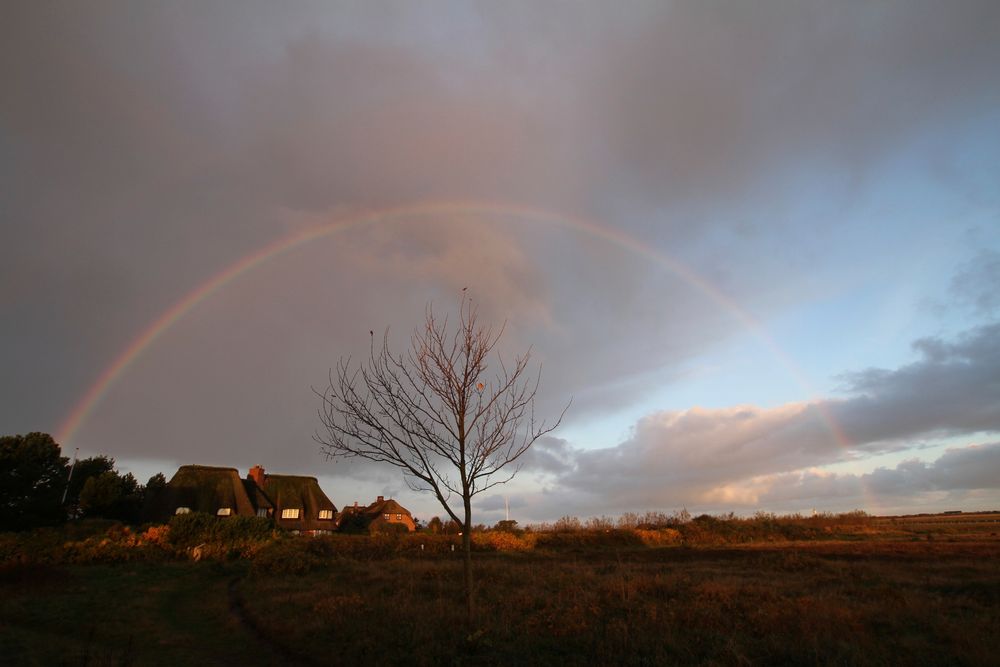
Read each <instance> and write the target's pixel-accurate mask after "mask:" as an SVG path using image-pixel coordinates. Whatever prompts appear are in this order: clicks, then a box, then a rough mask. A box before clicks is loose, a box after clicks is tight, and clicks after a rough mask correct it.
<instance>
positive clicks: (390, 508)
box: [337, 496, 416, 533]
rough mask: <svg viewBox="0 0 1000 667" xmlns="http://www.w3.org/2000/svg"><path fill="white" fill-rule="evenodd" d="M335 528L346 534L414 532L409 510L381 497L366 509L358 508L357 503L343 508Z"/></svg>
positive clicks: (390, 499)
mask: <svg viewBox="0 0 1000 667" xmlns="http://www.w3.org/2000/svg"><path fill="white" fill-rule="evenodd" d="M337 527H338V529H340V530H343V531H346V532H370V533H378V532H387V531H402V530H405V531H409V532H412V531H414V530H416V524H414V522H413V515H412V514H410V510H408V509H406V508H405V507H403V506H402V505H400V504H399V503H398V502H396V501H395V500H393V499H392V498H389V499H388V500H386V499H385V497H383V496H379V497H378V500H376V501H375V502H373V503H372V504H371V505H368V506H367V507H359V506H358V503H354V505H353V506H348V507H345V508H344V510H343V511H342V512H341V513H340V516H339V517H338V518H337Z"/></svg>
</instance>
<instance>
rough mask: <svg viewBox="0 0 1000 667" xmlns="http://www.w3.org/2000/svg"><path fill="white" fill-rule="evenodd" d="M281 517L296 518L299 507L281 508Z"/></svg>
mask: <svg viewBox="0 0 1000 667" xmlns="http://www.w3.org/2000/svg"><path fill="white" fill-rule="evenodd" d="M281 518H282V519H298V518H299V509H298V508H296V509H289V510H281Z"/></svg>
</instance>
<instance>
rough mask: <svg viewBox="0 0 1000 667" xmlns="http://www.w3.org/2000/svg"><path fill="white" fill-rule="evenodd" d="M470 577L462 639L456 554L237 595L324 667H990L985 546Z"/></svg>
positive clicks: (608, 560) (508, 558)
mask: <svg viewBox="0 0 1000 667" xmlns="http://www.w3.org/2000/svg"><path fill="white" fill-rule="evenodd" d="M477 575H478V585H477V596H478V601H479V608H478V617H477V619H476V624H475V626H474V627H473V628H472V629H471V630H469V629H467V626H466V625H465V624H464V622H463V621H464V619H463V611H462V605H461V600H462V597H461V590H460V586H459V584H460V564H459V563H458V562H457V560H451V559H440V558H435V559H396V560H386V561H381V562H377V563H362V562H357V561H344V562H340V563H338V564H337V567H335V568H334V569H332V570H331V571H327V572H322V573H314V574H312V575H309V576H306V577H297V578H290V577H256V578H251V579H248V580H246V581H244V582H243V583H242V584H241V588H240V590H241V593H242V594H243V596H244V597H245V599H246V600H247V608H248V611H249V612H250V613H252V614H257V615H259V616H260V617H261V618H262V619H263V618H267V617H272V618H275V617H276V618H278V619H280V620H278V621H276V623H275V624H273V625H271V626H270V627H269V628H268V629H267V632H268V633H273V635H272V636H271V638H272V639H274V640H276V641H281V642H287V643H288V644H290V645H294V646H299V647H301V650H302V655H303V657H308V658H311V659H313V660H315V661H316V662H321V663H324V664H327V663H328V664H358V663H359V662H366V663H387V664H417V665H431V664H435V665H436V664H447V663H471V664H516V663H531V664H873V665H880V664H885V665H899V664H968V665H990V664H996V655H997V654H998V653H997V652H998V650H1000V640H998V638H997V637H996V636H995V635H996V633H995V628H996V627H1000V543H997V542H990V541H979V542H972V541H966V542H962V543H947V542H937V543H927V542H908V543H899V542H895V543H856V542H855V543H836V544H834V543H828V544H823V545H816V546H813V545H805V546H787V547H780V548H773V547H770V548H759V547H758V548H738V549H737V548H727V549H676V548H675V549H671V548H665V549H632V550H628V551H619V552H617V553H615V552H613V551H607V550H601V551H595V552H590V553H579V554H572V555H570V554H565V553H563V554H558V553H554V554H549V555H543V554H538V553H535V554H527V555H525V554H520V555H516V554H515V555H511V554H495V555H490V556H488V557H486V556H484V557H481V558H480V559H479V562H478V565H477ZM319 646H323V647H325V648H323V649H322V650H321V651H314V650H312V648H310V647H319ZM334 646H335V648H333V647H334Z"/></svg>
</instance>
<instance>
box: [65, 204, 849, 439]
mask: <svg viewBox="0 0 1000 667" xmlns="http://www.w3.org/2000/svg"><path fill="white" fill-rule="evenodd" d="M432 215H436V216H445V215H448V216H454V215H467V216H477V217H478V218H479V219H480V220H482V221H488V220H490V219H493V220H498V219H501V218H502V219H503V220H504V221H505V222H514V223H528V222H530V223H540V224H548V225H553V226H557V227H564V228H567V229H571V230H574V231H576V232H577V233H583V234H586V235H588V236H591V237H594V238H597V239H600V240H602V241H605V242H608V243H611V244H613V245H615V246H618V247H621V248H623V249H626V250H628V251H629V252H632V253H635V254H637V255H639V256H641V257H643V258H646V259H648V260H649V261H651V262H653V263H655V264H658V265H660V266H662V267H664V268H666V269H667V270H669V271H670V272H671V273H673V274H674V275H676V276H677V277H678V278H680V279H681V280H683V281H684V282H685V283H687V284H688V285H689V286H691V287H692V288H694V289H696V290H698V291H699V292H701V293H702V294H703V295H704V296H706V297H708V298H709V299H711V300H712V301H713V302H715V303H716V304H718V305H719V306H720V307H722V308H724V309H725V310H726V311H728V312H729V313H730V314H732V316H733V317H735V318H736V319H737V320H738V321H739V322H740V323H741V324H742V325H743V326H744V327H745V328H746V329H748V330H749V331H751V332H752V333H753V334H754V336H756V338H757V339H758V340H759V341H760V342H761V344H763V345H764V346H765V348H767V350H768V351H769V352H770V353H771V354H772V355H773V357H774V359H775V360H776V361H778V363H779V364H781V366H782V367H783V368H784V369H785V370H786V371H787V372H788V373H789V374H790V375H791V376H792V377H793V378H795V380H796V382H798V384H799V385H800V386H802V387H803V388H804V389H805V390H806V391H807V392H808V393H809V394H810V395H811V396H812V395H813V394H814V391H813V390H812V388H811V386H810V384H809V382H808V380H807V379H806V377H805V375H804V374H803V373H802V371H801V370H800V369H799V368H798V366H797V365H796V364H795V363H794V361H793V360H792V359H791V358H790V357H789V356H788V355H786V354H785V353H784V352H783V351H782V350H781V348H780V347H779V346H778V345H777V343H776V342H775V341H774V339H773V338H772V337H771V336H770V335H769V334H768V333H767V331H766V330H765V329H764V327H763V326H762V325H761V324H760V323H759V322H758V321H757V320H756V319H755V318H754V317H753V316H752V315H751V314H750V313H749V312H748V311H747V310H746V309H744V308H743V307H742V306H740V305H739V304H738V303H736V302H735V301H733V299H732V298H730V297H729V296H727V295H726V294H725V293H724V292H722V291H721V290H720V289H718V288H717V287H715V286H714V285H712V284H711V283H709V282H708V281H706V280H705V279H704V278H702V277H701V276H699V275H698V274H697V273H696V272H695V271H693V270H692V269H691V268H690V267H688V266H686V265H685V264H683V263H682V262H679V261H677V260H676V259H674V258H672V257H670V256H669V255H666V254H664V253H662V252H660V251H659V250H656V249H653V248H651V247H649V246H647V245H644V244H643V243H641V242H640V241H638V240H637V239H635V238H634V237H632V236H629V235H627V234H625V233H623V232H621V231H619V230H616V229H612V228H609V227H605V226H602V225H599V224H597V223H594V222H591V221H588V220H584V219H581V218H577V217H573V216H567V215H562V214H555V213H552V212H549V211H544V210H541V209H537V208H531V207H526V206H516V205H510V204H499V203H492V202H478V201H448V202H425V203H419V204H415V205H409V206H401V207H395V208H388V209H380V210H377V211H370V212H364V213H360V214H357V215H353V216H350V217H348V218H345V219H343V220H337V221H334V222H331V223H328V224H322V225H316V226H313V227H309V228H307V229H305V230H302V231H299V232H296V233H293V234H291V235H289V236H285V237H282V238H280V239H277V240H275V241H274V242H272V243H270V244H268V245H266V246H264V247H263V248H261V249H259V250H257V251H256V252H254V253H252V254H250V255H247V256H245V257H243V258H242V259H240V260H238V261H236V262H234V263H233V264H231V265H230V266H228V267H226V268H225V269H223V270H222V271H220V272H219V273H217V274H215V275H213V276H212V277H211V278H209V279H208V280H206V281H205V282H203V283H202V284H201V285H199V286H198V287H196V288H194V289H192V290H191V291H190V292H188V293H187V294H186V295H185V296H184V297H183V298H182V299H181V300H179V301H178V302H177V303H175V304H174V305H173V306H171V307H170V308H169V309H168V310H167V311H166V312H164V313H163V314H162V315H160V316H159V317H158V318H157V319H156V320H155V321H154V322H153V323H151V324H150V325H149V326H148V327H146V329H145V330H144V331H142V332H141V333H140V334H139V335H138V336H137V337H136V338H135V339H134V340H133V341H132V342H131V343H130V344H129V345H128V346H127V347H126V348H125V350H123V351H122V352H121V353H120V354H119V355H118V357H117V358H116V359H115V360H114V361H113V362H112V363H111V365H110V366H108V367H107V368H106V369H105V370H104V371H103V372H102V373H101V374H100V376H99V377H98V378H97V380H96V381H95V382H94V383H93V384H92V385H91V386H90V388H89V389H88V390H87V391H86V393H84V395H83V396H82V397H81V398H80V400H79V401H78V402H77V403H76V405H75V406H74V407H73V409H72V411H71V412H70V413H69V415H68V416H67V417H66V419H65V420H64V421H63V423H62V425H61V426H60V427H59V430H58V432H57V436H56V439H57V441H58V442H60V443H62V445H63V446H69V444H70V443H71V442H72V440H73V439H74V437H75V436H76V433H77V431H79V429H80V428H81V426H83V424H85V423H86V421H87V420H88V419H89V417H90V415H91V414H92V413H93V412H94V410H95V409H96V408H97V407H98V406H99V405H100V403H101V401H102V400H103V399H104V398H105V396H106V395H107V393H108V391H109V390H110V389H111V387H112V386H114V384H115V383H116V382H117V381H118V380H119V378H121V377H122V375H123V374H124V373H125V372H126V371H127V370H128V369H129V367H130V366H131V365H132V364H133V363H134V362H135V360H136V359H138V358H139V357H140V356H141V355H142V353H143V352H144V351H145V350H147V349H148V348H149V347H150V346H151V345H152V344H153V343H155V342H156V341H157V340H158V339H159V338H160V337H161V336H162V335H163V334H164V333H165V332H166V331H168V330H169V329H170V328H171V327H172V326H173V325H174V324H175V323H177V322H178V321H179V320H181V319H182V318H183V317H184V316H185V315H186V314H187V313H188V312H190V311H191V310H192V309H194V308H195V307H197V306H198V304H200V303H202V302H203V301H205V300H206V299H208V298H209V297H211V296H212V295H213V294H215V293H217V292H218V291H220V290H221V289H222V288H223V287H225V286H226V285H227V284H229V283H231V282H232V281H234V280H236V279H238V278H239V277H240V276H242V275H244V274H246V273H248V272H250V271H253V270H254V269H256V268H257V267H259V266H261V265H262V264H264V263H265V262H269V261H271V260H273V259H275V258H277V257H280V256H281V255H284V254H286V253H288V252H291V251H293V250H294V249H296V248H298V247H300V246H302V245H304V244H307V243H310V242H312V241H315V240H317V239H320V238H324V237H327V236H330V235H332V234H336V233H340V232H343V231H346V230H349V229H352V228H355V227H358V226H362V225H370V224H376V223H388V222H394V221H403V220H405V219H407V218H418V217H427V216H432ZM813 405H814V406H816V407H817V409H818V410H819V411H820V412H821V414H822V417H823V421H824V422H825V424H826V427H827V428H828V430H829V431H830V433H831V435H832V436H833V438H834V439H835V440H836V442H837V443H838V444H839V445H841V446H843V447H848V446H849V445H850V441H849V440H848V439H847V438H846V437H845V436H844V434H843V432H842V431H841V429H840V428H839V427H838V425H837V423H836V422H835V421H834V419H833V417H832V415H830V414H829V412H828V411H827V409H826V407H825V406H824V404H823V403H822V402H820V401H815V402H813Z"/></svg>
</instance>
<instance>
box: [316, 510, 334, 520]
mask: <svg viewBox="0 0 1000 667" xmlns="http://www.w3.org/2000/svg"><path fill="white" fill-rule="evenodd" d="M319 518H321V519H332V518H333V510H320V511H319Z"/></svg>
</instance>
